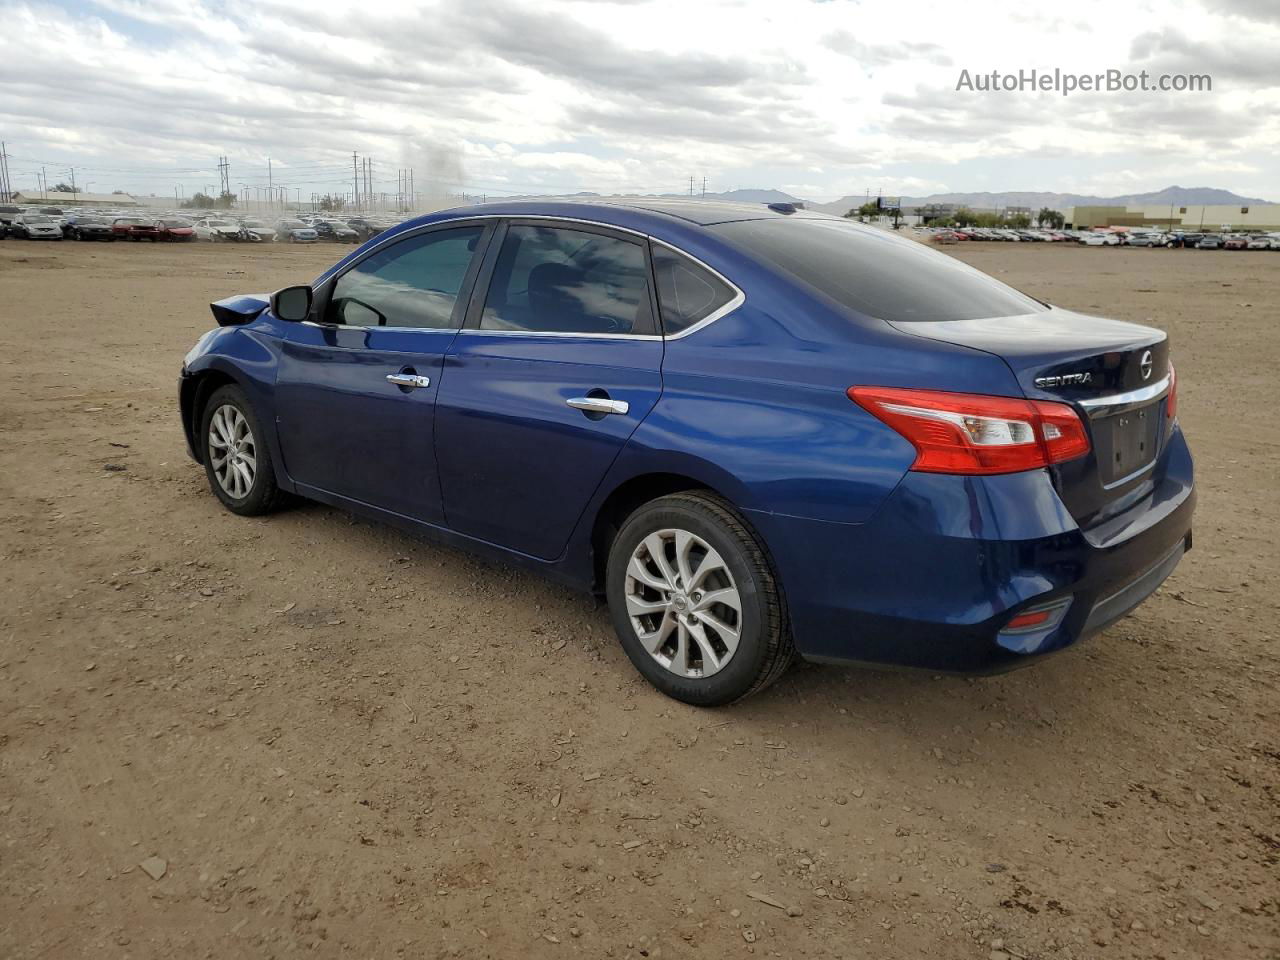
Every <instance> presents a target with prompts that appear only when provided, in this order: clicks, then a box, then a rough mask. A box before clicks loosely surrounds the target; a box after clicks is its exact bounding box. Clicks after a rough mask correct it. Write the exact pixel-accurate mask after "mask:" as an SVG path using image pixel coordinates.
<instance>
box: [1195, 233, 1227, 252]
mask: <svg viewBox="0 0 1280 960" xmlns="http://www.w3.org/2000/svg"><path fill="white" fill-rule="evenodd" d="M1221 248H1222V238H1221V237H1219V236H1217V235H1216V234H1212V233H1207V234H1205V235H1204V236H1202V237H1201V238H1200V239H1199V240H1198V241H1197V242H1196V249H1198V250H1220V249H1221Z"/></svg>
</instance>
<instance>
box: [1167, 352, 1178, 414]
mask: <svg viewBox="0 0 1280 960" xmlns="http://www.w3.org/2000/svg"><path fill="white" fill-rule="evenodd" d="M1164 415H1165V416H1166V417H1168V418H1169V419H1170V420H1172V419H1173V418H1174V417H1176V416H1177V415H1178V374H1177V372H1176V371H1175V370H1174V369H1173V364H1172V363H1171V364H1169V399H1168V400H1166V401H1165V402H1164Z"/></svg>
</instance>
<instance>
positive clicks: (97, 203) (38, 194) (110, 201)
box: [12, 190, 138, 207]
mask: <svg viewBox="0 0 1280 960" xmlns="http://www.w3.org/2000/svg"><path fill="white" fill-rule="evenodd" d="M12 202H13V203H34V204H39V205H40V206H42V207H133V206H137V204H138V201H137V200H135V199H134V198H133V197H131V196H129V194H127V193H84V192H79V193H58V192H56V191H54V190H19V191H18V192H17V193H15V194H14V195H13V201H12Z"/></svg>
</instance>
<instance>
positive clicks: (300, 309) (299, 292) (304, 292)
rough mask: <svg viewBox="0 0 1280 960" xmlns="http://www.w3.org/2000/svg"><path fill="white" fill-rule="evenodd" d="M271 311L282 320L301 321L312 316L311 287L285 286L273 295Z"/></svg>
mask: <svg viewBox="0 0 1280 960" xmlns="http://www.w3.org/2000/svg"><path fill="white" fill-rule="evenodd" d="M271 312H272V313H274V314H275V315H276V316H277V317H279V318H280V319H281V320H288V321H290V322H291V323H301V322H302V321H303V320H306V319H307V318H308V317H309V316H311V288H310V287H305V286H298V287H285V288H284V289H283V290H277V291H276V292H275V293H273V294H272V295H271Z"/></svg>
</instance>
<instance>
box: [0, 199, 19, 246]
mask: <svg viewBox="0 0 1280 960" xmlns="http://www.w3.org/2000/svg"><path fill="white" fill-rule="evenodd" d="M20 213H22V208H21V207H15V206H13V205H11V204H0V240H3V239H4V238H5V237H7V236H8V235H9V227H10V225H11V224H12V223H13V218H14V217H16V216H17V215H18V214H20Z"/></svg>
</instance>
